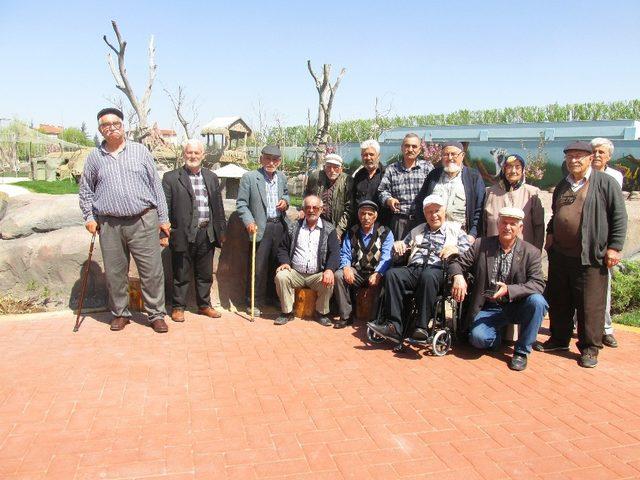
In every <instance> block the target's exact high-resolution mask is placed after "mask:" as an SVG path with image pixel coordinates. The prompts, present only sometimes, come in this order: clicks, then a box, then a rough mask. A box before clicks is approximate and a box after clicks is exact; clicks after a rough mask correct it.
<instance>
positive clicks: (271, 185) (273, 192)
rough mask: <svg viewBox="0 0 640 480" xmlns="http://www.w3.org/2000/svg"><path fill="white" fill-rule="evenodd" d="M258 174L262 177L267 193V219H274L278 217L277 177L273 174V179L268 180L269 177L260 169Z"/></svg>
mask: <svg viewBox="0 0 640 480" xmlns="http://www.w3.org/2000/svg"><path fill="white" fill-rule="evenodd" d="M260 173H262V176H263V177H264V181H265V189H266V191H267V218H275V217H277V216H278V210H277V209H276V205H278V175H277V174H276V173H274V174H273V177H272V178H271V179H269V175H267V172H265V170H264V168H261V169H260Z"/></svg>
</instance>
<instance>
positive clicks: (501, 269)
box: [489, 247, 513, 285]
mask: <svg viewBox="0 0 640 480" xmlns="http://www.w3.org/2000/svg"><path fill="white" fill-rule="evenodd" d="M512 262H513V248H512V249H511V251H509V253H504V250H502V247H500V250H499V251H498V256H497V257H496V260H495V261H494V262H493V271H492V272H491V277H489V280H491V285H495V284H496V283H498V282H502V283H506V280H507V277H508V276H509V272H510V271H511V263H512Z"/></svg>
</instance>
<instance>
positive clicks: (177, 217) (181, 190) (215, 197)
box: [162, 167, 227, 252]
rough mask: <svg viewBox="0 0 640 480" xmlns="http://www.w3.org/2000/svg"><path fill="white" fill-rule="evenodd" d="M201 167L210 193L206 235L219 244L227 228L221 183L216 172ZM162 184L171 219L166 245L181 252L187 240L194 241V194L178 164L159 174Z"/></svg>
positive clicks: (196, 215) (195, 212) (196, 213)
mask: <svg viewBox="0 0 640 480" xmlns="http://www.w3.org/2000/svg"><path fill="white" fill-rule="evenodd" d="M200 171H201V172H202V178H203V180H204V184H205V186H206V187H207V193H208V197H209V219H210V221H209V225H208V226H207V235H208V237H209V240H210V241H211V242H212V243H214V244H215V246H216V247H220V246H222V243H221V242H222V240H223V239H224V237H225V235H226V230H227V221H226V220H225V217H224V207H223V205H222V194H221V192H220V183H219V182H218V176H217V175H216V174H215V173H213V172H212V171H211V170H209V169H207V168H202V169H201V170H200ZM162 188H163V190H164V195H165V197H166V198H167V207H168V208H169V221H170V222H171V236H170V237H169V246H170V247H171V249H172V250H175V251H176V252H184V251H186V250H187V248H188V246H189V242H193V241H195V238H196V233H198V232H197V230H198V210H197V208H195V205H194V201H195V197H194V193H193V188H192V187H191V181H190V180H189V174H188V173H187V170H186V169H185V168H184V167H180V168H178V169H176V170H172V171H171V172H167V173H165V174H164V177H163V178H162Z"/></svg>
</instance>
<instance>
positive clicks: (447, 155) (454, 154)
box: [442, 152, 464, 158]
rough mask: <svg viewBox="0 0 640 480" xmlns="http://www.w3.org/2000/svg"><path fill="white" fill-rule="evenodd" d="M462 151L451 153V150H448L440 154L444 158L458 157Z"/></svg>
mask: <svg viewBox="0 0 640 480" xmlns="http://www.w3.org/2000/svg"><path fill="white" fill-rule="evenodd" d="M463 153H464V152H458V153H453V152H449V153H444V152H442V156H443V157H444V158H456V157H459V156H460V155H462V154H463Z"/></svg>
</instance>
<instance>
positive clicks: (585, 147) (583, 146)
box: [563, 140, 593, 153]
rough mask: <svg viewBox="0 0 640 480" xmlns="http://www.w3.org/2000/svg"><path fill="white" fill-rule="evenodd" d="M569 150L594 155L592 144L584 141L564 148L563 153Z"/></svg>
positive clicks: (572, 143)
mask: <svg viewBox="0 0 640 480" xmlns="http://www.w3.org/2000/svg"><path fill="white" fill-rule="evenodd" d="M569 150H579V151H581V152H588V153H593V148H591V143H589V142H584V141H581V140H579V141H577V142H571V143H570V144H569V145H567V146H566V147H564V150H563V152H564V153H567V152H568V151H569Z"/></svg>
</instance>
